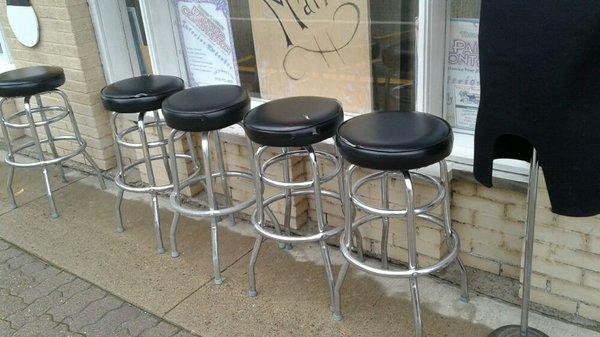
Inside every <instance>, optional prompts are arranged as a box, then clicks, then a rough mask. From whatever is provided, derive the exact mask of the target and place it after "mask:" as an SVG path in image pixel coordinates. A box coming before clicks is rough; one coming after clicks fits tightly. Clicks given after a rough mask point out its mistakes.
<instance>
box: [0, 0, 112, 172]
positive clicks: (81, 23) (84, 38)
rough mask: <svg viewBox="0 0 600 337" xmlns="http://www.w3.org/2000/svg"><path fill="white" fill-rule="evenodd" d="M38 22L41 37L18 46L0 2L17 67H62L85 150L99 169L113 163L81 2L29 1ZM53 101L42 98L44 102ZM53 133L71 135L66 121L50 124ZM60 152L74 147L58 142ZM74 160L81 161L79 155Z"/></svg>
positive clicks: (1, 17)
mask: <svg viewBox="0 0 600 337" xmlns="http://www.w3.org/2000/svg"><path fill="white" fill-rule="evenodd" d="M31 3H32V6H33V8H34V10H35V12H36V14H37V16H38V20H39V24H40V41H39V43H38V44H37V45H36V46H35V47H33V48H27V47H25V46H23V45H21V44H20V43H19V42H18V41H17V40H16V38H15V37H14V34H13V32H12V30H11V29H10V27H9V25H8V20H7V18H6V1H5V0H0V22H1V24H2V28H3V29H4V33H5V36H6V37H7V40H8V41H7V42H8V45H9V48H10V52H11V54H12V56H13V60H14V63H15V65H16V67H17V68H20V67H27V66H33V65H54V66H59V67H62V68H63V69H64V70H65V75H66V79H67V81H66V83H65V85H63V86H62V88H61V89H62V90H64V91H65V92H66V94H67V95H68V96H69V98H70V102H71V105H72V106H73V110H74V111H75V117H76V119H77V121H78V125H79V128H80V131H81V133H82V135H83V137H84V139H85V140H86V142H87V144H88V152H89V153H90V154H91V155H92V157H94V159H95V160H96V162H97V163H98V165H99V166H100V167H101V168H102V169H109V168H111V167H113V166H114V164H115V157H114V151H113V147H112V136H111V133H110V125H109V123H108V114H107V112H106V111H105V110H104V109H103V107H102V104H101V102H100V94H99V93H100V89H102V87H104V85H105V83H106V82H105V80H104V75H103V72H102V65H101V63H100V57H99V55H98V48H97V44H96V39H95V36H94V31H93V26H92V22H91V19H90V12H89V9H88V6H87V1H85V0H32V1H31ZM55 102H58V100H57V99H55V98H53V97H48V98H44V104H49V103H50V104H52V103H55ZM52 131H53V134H56V135H60V134H66V133H69V134H70V133H71V127H70V124H69V123H68V120H67V119H64V120H63V121H61V122H60V123H57V124H54V125H53V126H52ZM56 145H57V147H58V151H59V153H65V152H66V151H69V150H70V149H72V148H73V145H72V144H66V143H65V142H57V143H56ZM75 160H79V161H82V160H83V157H82V156H77V157H76V158H75Z"/></svg>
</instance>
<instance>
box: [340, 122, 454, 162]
mask: <svg viewBox="0 0 600 337" xmlns="http://www.w3.org/2000/svg"><path fill="white" fill-rule="evenodd" d="M453 139H454V137H453V133H452V128H451V127H450V125H449V124H448V122H446V121H445V120H443V119H441V118H439V117H436V116H433V115H430V114H425V113H420V112H395V111H390V112H377V113H370V114H365V115H361V116H358V117H355V118H352V119H350V120H348V121H346V122H344V123H342V125H340V127H339V129H338V134H337V136H336V144H337V146H338V148H339V150H340V153H341V154H342V156H343V157H344V158H345V159H346V160H347V161H349V162H350V163H352V164H355V165H358V166H360V167H365V168H371V169H375V170H388V171H404V170H411V169H416V168H421V167H425V166H429V165H431V164H435V163H437V162H440V161H441V160H443V159H444V158H446V157H448V155H450V152H451V151H452V143H453Z"/></svg>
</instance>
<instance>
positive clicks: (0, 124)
mask: <svg viewBox="0 0 600 337" xmlns="http://www.w3.org/2000/svg"><path fill="white" fill-rule="evenodd" d="M6 101H7V99H6V98H2V99H0V128H2V129H1V130H2V134H3V135H4V143H5V145H6V158H8V159H9V160H12V161H14V158H13V152H12V143H11V140H10V135H9V133H8V128H7V127H6V124H5V123H4V112H3V106H4V102H6ZM14 176H15V167H14V166H12V165H8V175H7V179H6V192H7V195H8V204H9V207H10V209H15V208H17V203H16V201H15V193H14V191H13V188H12V185H13V179H14Z"/></svg>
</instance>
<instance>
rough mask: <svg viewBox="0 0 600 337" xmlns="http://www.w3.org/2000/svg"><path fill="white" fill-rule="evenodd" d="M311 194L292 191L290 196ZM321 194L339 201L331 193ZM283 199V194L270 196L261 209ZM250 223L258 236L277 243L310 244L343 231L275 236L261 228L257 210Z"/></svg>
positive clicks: (335, 229) (341, 229)
mask: <svg viewBox="0 0 600 337" xmlns="http://www.w3.org/2000/svg"><path fill="white" fill-rule="evenodd" d="M313 193H314V192H313V191H312V190H297V191H292V192H291V195H292V196H298V195H312V194H313ZM321 194H322V195H323V196H327V197H331V198H334V199H338V200H339V199H340V195H339V194H338V193H336V192H333V191H328V190H321ZM285 198H286V195H285V194H283V193H281V194H276V195H274V196H271V197H269V198H267V199H265V200H264V201H263V207H264V208H267V207H268V206H269V205H271V204H272V203H274V202H276V201H279V200H283V199H285ZM251 222H252V225H254V229H255V230H256V231H257V232H258V233H259V234H260V235H262V236H264V237H266V238H268V239H272V240H275V241H277V242H284V243H310V242H319V241H324V240H327V239H328V238H330V237H333V236H336V235H338V234H339V233H341V232H342V231H343V230H344V228H343V227H336V228H333V229H330V230H327V231H324V232H322V233H317V234H312V235H307V236H288V235H281V234H276V233H273V232H271V231H269V230H268V229H267V228H265V227H264V226H263V224H260V223H258V210H254V212H253V213H252V217H251Z"/></svg>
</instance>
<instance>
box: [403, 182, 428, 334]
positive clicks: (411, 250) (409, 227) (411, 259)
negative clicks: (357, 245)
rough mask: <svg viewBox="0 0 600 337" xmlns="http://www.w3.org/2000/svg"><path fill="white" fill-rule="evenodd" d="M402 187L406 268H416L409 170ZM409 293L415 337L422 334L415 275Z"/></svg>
mask: <svg viewBox="0 0 600 337" xmlns="http://www.w3.org/2000/svg"><path fill="white" fill-rule="evenodd" d="M403 175H404V188H405V191H406V231H407V239H408V268H409V270H411V271H413V270H415V269H417V230H416V223H415V210H414V192H413V184H412V178H411V176H410V172H408V171H404V172H403ZM409 280H410V295H411V298H412V304H413V318H414V329H415V337H421V336H423V322H422V321H421V305H420V300H419V283H418V280H417V276H416V275H413V276H412V277H410V279H409Z"/></svg>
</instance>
